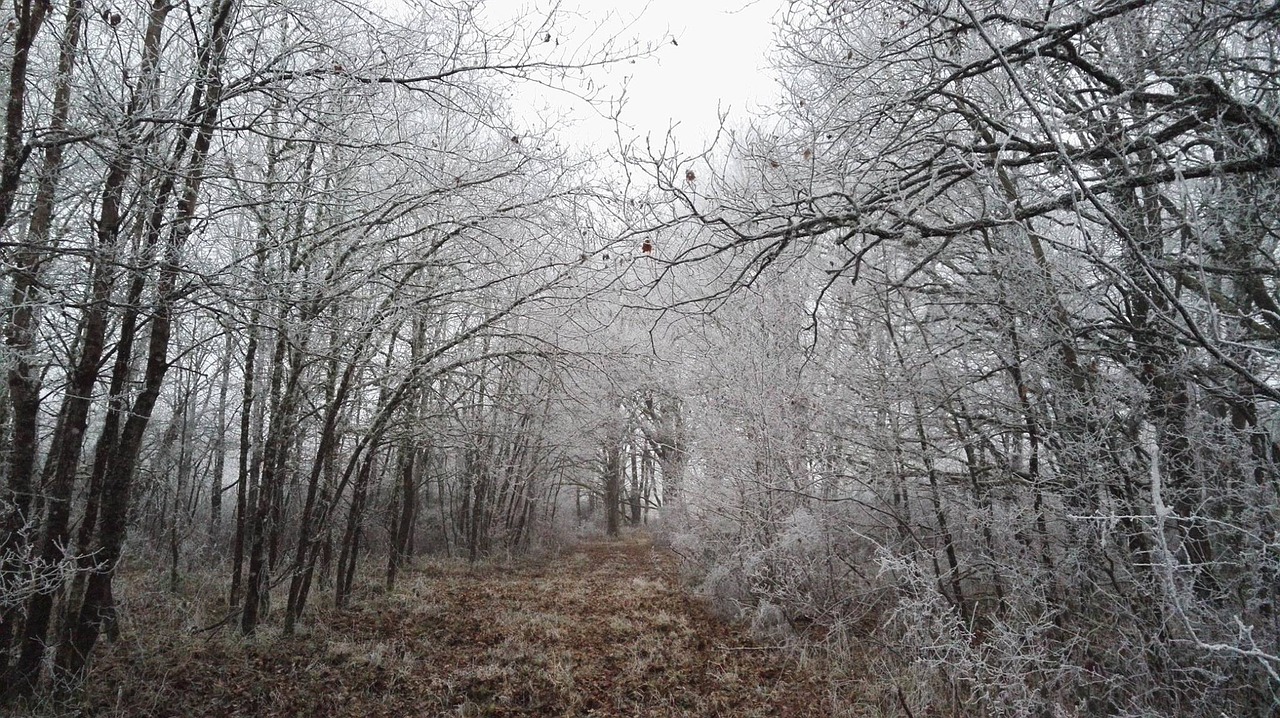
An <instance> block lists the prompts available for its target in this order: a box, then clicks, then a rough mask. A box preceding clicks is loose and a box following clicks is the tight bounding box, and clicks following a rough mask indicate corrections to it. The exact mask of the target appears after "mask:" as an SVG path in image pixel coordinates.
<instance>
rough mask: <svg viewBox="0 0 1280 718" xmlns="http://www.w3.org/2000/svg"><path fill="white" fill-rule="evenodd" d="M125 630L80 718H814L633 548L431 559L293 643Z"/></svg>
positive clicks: (817, 699)
mask: <svg viewBox="0 0 1280 718" xmlns="http://www.w3.org/2000/svg"><path fill="white" fill-rule="evenodd" d="M157 610H158V609H157ZM135 620H136V621H137V623H135V625H132V626H127V627H126V628H127V629H128V630H129V633H130V634H131V636H132V637H131V638H130V639H128V640H125V641H121V642H120V643H117V644H115V645H113V646H107V647H106V648H105V649H104V650H103V652H102V653H101V655H99V656H98V657H97V659H96V664H95V668H94V673H93V675H92V677H91V680H90V681H89V687H88V689H87V690H86V692H85V695H84V696H83V700H84V703H83V704H82V705H83V707H84V708H83V710H85V711H86V712H87V714H89V715H96V716H206V715H207V716H263V717H266V716H334V715H342V716H397V717H399V716H627V717H631V716H743V717H749V716H815V715H825V714H826V713H825V711H824V709H823V707H822V700H821V696H822V695H823V694H824V693H825V690H824V688H823V686H824V685H825V681H823V680H820V679H819V678H818V677H816V676H815V675H813V674H812V673H811V672H809V671H802V670H799V669H798V668H797V667H796V666H795V664H794V662H789V660H788V659H787V657H786V656H785V655H784V654H783V653H782V652H781V651H777V650H773V649H768V648H760V647H756V646H753V645H751V644H750V643H749V641H747V639H746V638H745V637H744V635H743V634H742V632H741V631H739V630H737V629H735V628H733V627H730V626H728V625H726V624H724V623H723V622H721V621H719V620H718V619H716V618H715V617H714V616H712V615H711V614H710V613H709V612H708V611H707V610H706V608H705V607H704V606H703V605H702V603H701V602H699V601H698V600H696V599H695V598H693V597H691V596H689V595H688V594H687V593H686V592H685V591H684V590H683V589H682V588H681V586H680V585H679V580H678V574H677V571H676V569H675V565H674V562H673V561H672V559H671V557H670V556H669V554H666V553H665V552H663V551H661V550H659V549H655V548H654V547H653V546H652V544H651V542H650V541H649V540H648V539H647V538H646V537H644V536H633V537H630V538H628V539H624V540H622V541H617V542H603V541H596V542H589V543H584V544H582V545H580V546H578V547H576V548H574V549H572V550H570V551H568V552H567V553H566V554H564V555H562V556H559V557H557V558H554V559H550V560H547V561H543V562H527V563H517V564H508V565H504V566H496V565H494V566H481V567H469V566H466V565H464V564H457V563H442V562H436V563H431V564H430V565H427V566H425V567H423V568H421V569H419V570H417V571H413V572H410V573H408V574H406V575H405V576H404V577H403V579H402V581H401V582H400V584H399V586H398V587H397V588H396V590H395V591H394V592H392V593H389V594H388V593H385V592H381V593H379V592H376V591H371V592H369V594H368V595H366V596H365V597H363V598H361V599H360V601H359V604H358V605H356V606H354V607H352V608H351V609H348V610H345V611H331V610H327V611H318V612H316V613H315V614H314V615H313V616H311V617H310V619H309V624H308V626H306V627H305V629H304V630H303V631H301V632H300V634H299V635H298V636H295V637H291V638H284V637H281V636H279V635H278V634H277V633H276V632H274V631H270V630H267V631H263V632H262V633H261V634H260V635H259V636H257V637H255V638H253V639H249V640H246V639H242V638H240V637H238V636H236V635H234V634H233V633H232V632H231V631H229V630H225V631H223V632H222V633H220V634H218V635H213V636H210V635H208V634H205V635H193V634H191V633H190V632H183V631H181V630H175V629H177V628H178V626H177V625H176V623H177V622H170V621H164V622H163V623H164V624H165V625H164V626H163V627H161V628H159V629H158V630H155V631H152V632H151V633H150V634H148V633H147V632H146V631H142V630H140V629H142V628H143V626H142V625H138V623H141V622H143V621H144V620H145V619H144V618H143V617H141V616H136V617H135Z"/></svg>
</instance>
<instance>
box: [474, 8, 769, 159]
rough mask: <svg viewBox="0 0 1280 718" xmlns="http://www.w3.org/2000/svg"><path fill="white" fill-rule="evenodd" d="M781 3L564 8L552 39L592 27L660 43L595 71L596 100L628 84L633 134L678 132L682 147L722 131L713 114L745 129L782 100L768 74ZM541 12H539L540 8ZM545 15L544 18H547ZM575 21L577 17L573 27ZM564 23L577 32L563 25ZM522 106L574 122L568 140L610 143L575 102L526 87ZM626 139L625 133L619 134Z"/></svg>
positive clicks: (627, 113)
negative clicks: (757, 112)
mask: <svg viewBox="0 0 1280 718" xmlns="http://www.w3.org/2000/svg"><path fill="white" fill-rule="evenodd" d="M780 3H781V0H651V2H648V3H643V2H628V1H627V0H612V1H605V0H597V1H596V2H590V1H589V0H588V1H586V2H577V1H576V0H567V1H566V2H564V3H562V5H561V7H562V8H563V9H564V15H563V17H567V18H571V19H570V20H568V21H566V22H562V23H561V25H560V26H559V27H557V28H556V32H557V34H558V35H560V34H572V33H575V32H577V33H580V34H581V33H584V32H585V28H587V27H590V26H591V25H592V24H594V23H595V22H606V23H607V25H606V27H607V28H608V29H606V30H604V32H611V31H614V30H615V29H616V31H617V32H618V33H619V34H620V35H622V36H623V37H635V38H637V39H638V40H640V41H642V42H657V41H659V40H661V39H662V38H664V37H669V38H674V39H675V41H676V43H675V44H673V43H671V42H670V41H667V42H665V43H663V45H662V46H661V47H660V48H659V51H658V53H657V55H656V57H653V58H650V59H647V60H640V61H637V62H636V63H634V64H630V63H627V64H623V65H621V66H617V67H614V68H611V69H609V70H602V71H597V72H595V73H593V75H592V78H593V80H594V81H595V82H596V83H597V86H602V87H603V89H602V91H601V92H600V97H602V98H605V97H611V96H617V95H619V94H620V93H621V91H622V88H623V86H624V83H625V87H626V88H627V89H626V98H627V100H626V105H625V109H624V112H623V116H622V119H623V120H624V122H626V123H627V124H629V125H630V126H631V128H632V129H631V130H630V131H631V132H633V133H634V135H635V136H638V137H644V136H645V135H646V134H648V135H652V136H653V137H655V138H659V137H661V136H662V135H664V134H665V133H666V131H667V128H668V127H669V126H671V125H673V124H674V125H676V130H675V132H676V135H677V138H678V139H679V140H680V142H681V144H682V145H685V146H688V147H690V148H692V145H693V144H696V143H698V142H700V141H701V140H703V139H705V138H709V137H710V136H711V135H713V134H714V132H715V129H716V127H717V126H718V124H719V117H718V114H717V113H718V109H719V108H723V109H724V110H726V111H728V112H729V113H730V123H732V124H741V123H742V122H743V121H744V119H745V117H746V115H747V114H748V113H749V112H750V111H751V110H752V109H753V108H757V107H762V106H763V107H768V106H770V105H772V103H773V102H774V101H775V99H776V98H777V96H778V90H777V86H776V84H775V83H774V80H773V73H772V72H771V70H770V69H769V55H770V52H771V48H772V44H773V39H774V29H773V25H772V22H771V21H772V19H773V17H774V15H775V13H776V12H777V10H778V8H779V5H780ZM488 6H491V7H492V10H490V11H496V12H503V13H513V14H514V13H519V12H522V11H526V10H527V9H528V8H529V7H530V4H529V2H528V1H527V0H524V1H523V2H522V1H521V0H489V3H488ZM544 7H545V6H544ZM544 15H545V10H544ZM574 16H578V17H577V19H572V18H574ZM570 23H573V24H577V25H579V27H578V28H574V27H566V25H569V24H570ZM519 101H520V102H527V103H532V104H535V105H539V106H541V107H542V109H543V110H544V111H546V110H547V109H548V103H550V109H551V111H552V112H553V113H557V112H558V113H561V114H565V115H568V116H570V117H571V118H572V121H573V122H574V123H575V127H574V129H573V131H572V133H567V134H568V140H569V141H581V142H592V143H605V144H612V137H613V128H612V126H611V125H610V124H609V123H607V122H605V121H604V120H602V119H600V118H599V117H594V116H593V115H592V113H591V112H590V111H588V110H587V109H586V108H584V107H583V106H582V104H581V103H577V102H573V101H571V100H570V99H569V98H559V99H556V98H554V97H552V96H551V95H549V94H548V93H547V92H546V91H545V90H543V89H540V88H537V87H526V88H525V89H524V90H522V91H521V97H520V100H519ZM624 131H627V130H624Z"/></svg>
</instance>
